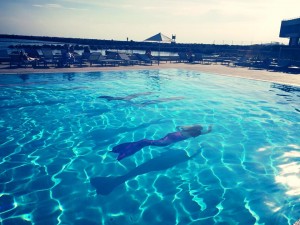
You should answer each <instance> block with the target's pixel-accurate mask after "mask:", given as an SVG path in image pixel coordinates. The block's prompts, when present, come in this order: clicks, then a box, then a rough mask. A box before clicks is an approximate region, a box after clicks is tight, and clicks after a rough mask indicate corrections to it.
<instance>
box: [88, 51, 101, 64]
mask: <svg viewBox="0 0 300 225" xmlns="http://www.w3.org/2000/svg"><path fill="white" fill-rule="evenodd" d="M100 56H101V52H92V53H91V54H90V56H89V59H88V61H89V63H90V66H92V65H93V64H95V63H97V62H98V59H99V58H100Z"/></svg>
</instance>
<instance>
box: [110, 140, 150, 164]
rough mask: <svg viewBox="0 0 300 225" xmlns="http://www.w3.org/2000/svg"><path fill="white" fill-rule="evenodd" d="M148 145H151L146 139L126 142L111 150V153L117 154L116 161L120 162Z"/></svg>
mask: <svg viewBox="0 0 300 225" xmlns="http://www.w3.org/2000/svg"><path fill="white" fill-rule="evenodd" d="M149 145H151V141H150V140H147V139H143V140H140V141H136V142H127V143H123V144H120V145H117V146H115V147H114V148H113V149H112V152H114V153H118V154H119V155H118V158H117V160H118V161H120V160H121V159H124V158H125V157H128V156H130V155H133V154H134V153H136V152H137V151H139V150H141V149H142V148H144V147H146V146H149Z"/></svg>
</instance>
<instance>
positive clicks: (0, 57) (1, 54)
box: [0, 49, 10, 63]
mask: <svg viewBox="0 0 300 225" xmlns="http://www.w3.org/2000/svg"><path fill="white" fill-rule="evenodd" d="M3 62H7V63H8V62H10V57H9V54H8V52H7V50H6V49H3V50H0V63H3Z"/></svg>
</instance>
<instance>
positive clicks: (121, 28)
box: [0, 0, 300, 44]
mask: <svg viewBox="0 0 300 225" xmlns="http://www.w3.org/2000/svg"><path fill="white" fill-rule="evenodd" d="M299 9H300V0H105V1H104V0H47V1H46V0H0V11H1V13H0V33H1V34H23V35H38V36H59V37H79V38H95V39H108V40H111V39H113V40H126V38H127V37H128V38H129V40H134V41H143V40H145V39H146V38H148V37H150V36H152V35H154V34H156V33H159V32H162V33H163V34H165V35H167V36H169V37H171V35H172V34H176V36H177V38H176V41H177V42H178V43H204V44H212V43H215V44H222V43H225V44H232V43H233V44H251V43H252V44H255V43H270V42H274V41H278V42H283V43H287V42H288V40H287V39H282V38H279V37H278V36H279V30H280V23H281V20H282V19H290V18H297V17H300V10H299Z"/></svg>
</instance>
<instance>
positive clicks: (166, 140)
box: [112, 132, 188, 161]
mask: <svg viewBox="0 0 300 225" xmlns="http://www.w3.org/2000/svg"><path fill="white" fill-rule="evenodd" d="M187 138H188V137H186V136H183V135H182V134H181V132H174V133H169V134H167V135H166V136H165V137H163V138H161V139H159V140H148V139H143V140H140V141H136V142H127V143H123V144H120V145H117V146H115V147H114V148H113V149H112V152H114V153H118V154H119V155H118V158H117V160H118V161H120V160H121V159H124V158H125V157H128V156H130V155H133V154H134V153H136V152H137V151H139V150H141V149H142V148H144V147H146V146H149V145H153V146H167V145H170V144H173V143H175V142H178V141H182V140H185V139H187Z"/></svg>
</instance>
